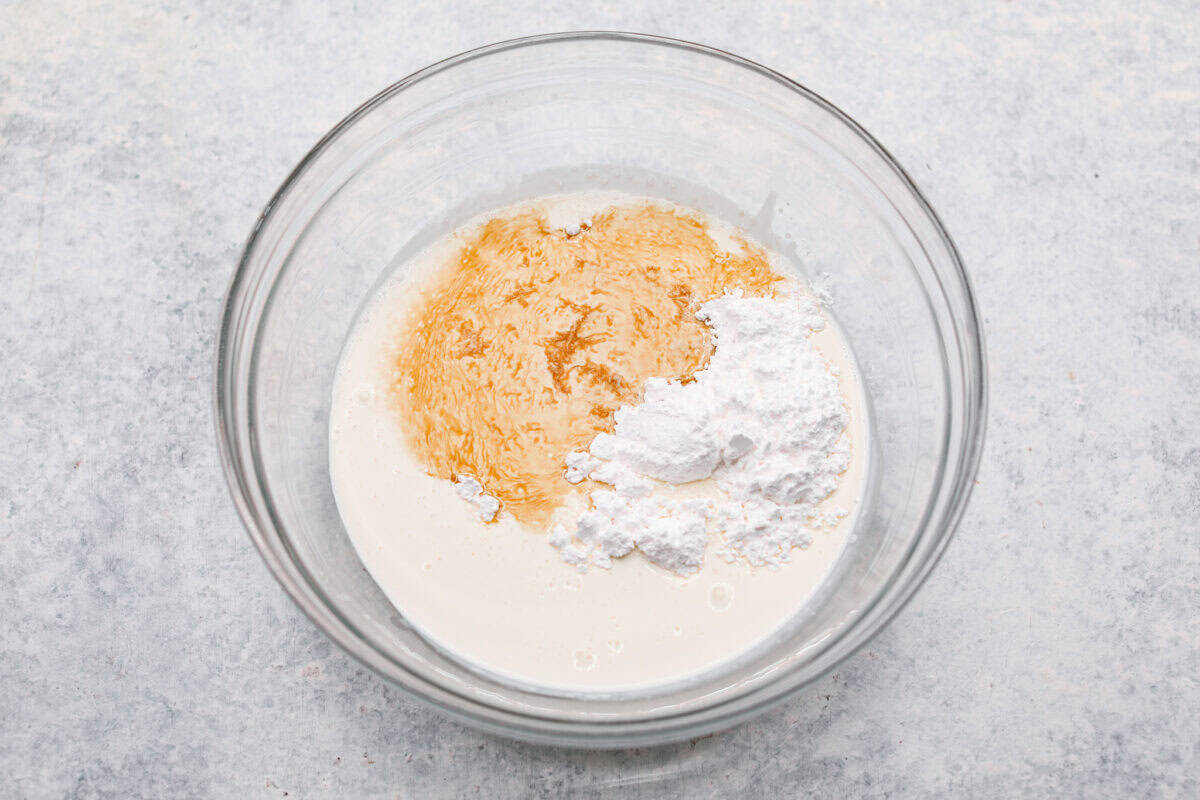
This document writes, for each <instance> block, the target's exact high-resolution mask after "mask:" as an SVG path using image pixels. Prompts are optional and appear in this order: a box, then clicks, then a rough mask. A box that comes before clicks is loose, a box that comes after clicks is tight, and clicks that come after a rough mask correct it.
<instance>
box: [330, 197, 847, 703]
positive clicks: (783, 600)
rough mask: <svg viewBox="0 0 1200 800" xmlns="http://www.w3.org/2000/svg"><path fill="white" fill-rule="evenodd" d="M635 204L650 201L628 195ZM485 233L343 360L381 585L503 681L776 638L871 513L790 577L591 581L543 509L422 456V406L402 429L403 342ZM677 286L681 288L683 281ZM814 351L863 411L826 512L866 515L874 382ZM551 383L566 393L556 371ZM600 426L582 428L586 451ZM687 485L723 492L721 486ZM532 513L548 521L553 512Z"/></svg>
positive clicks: (430, 267)
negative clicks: (488, 519) (495, 511)
mask: <svg viewBox="0 0 1200 800" xmlns="http://www.w3.org/2000/svg"><path fill="white" fill-rule="evenodd" d="M612 203H613V198H612V197H606V196H578V195H577V196H568V197H562V198H552V199H544V200H542V201H538V202H537V203H535V204H530V205H527V206H524V207H523V208H521V209H516V210H513V209H510V210H506V211H501V212H497V214H496V215H492V216H503V217H506V218H512V217H514V216H515V215H519V214H526V215H528V214H530V213H532V214H534V216H535V217H536V218H541V219H544V220H546V221H547V224H549V225H550V226H551V227H553V226H554V225H557V224H563V223H569V222H572V221H575V222H577V221H579V220H581V219H585V218H588V217H591V218H593V222H596V221H598V220H601V219H602V218H603V216H602V215H603V213H604V211H605V209H606V208H608V207H609V206H611V205H612ZM623 204H624V205H627V206H628V205H631V204H633V203H632V201H630V200H629V199H627V198H626V199H624V200H623ZM633 205H636V204H633ZM660 205H661V204H660ZM688 216H689V217H690V218H692V219H697V220H702V221H703V224H704V225H705V227H706V228H707V230H708V233H709V234H710V239H711V241H713V242H717V243H720V247H721V248H724V249H726V250H728V251H729V254H730V255H736V256H737V257H739V258H742V259H745V258H747V257H751V256H754V257H757V256H756V254H758V253H761V254H762V258H764V259H767V258H769V259H770V263H771V265H772V267H773V268H774V270H775V271H777V272H780V273H783V274H786V273H787V269H786V265H785V264H784V263H783V262H782V261H781V260H780V259H778V258H777V257H775V256H771V255H769V254H766V253H765V252H763V251H759V250H758V249H757V248H754V246H753V245H750V244H749V243H746V242H744V241H740V240H739V238H738V237H737V235H736V232H735V231H733V230H732V229H730V228H728V227H726V226H721V225H719V224H717V223H715V222H713V221H711V220H704V218H702V217H700V216H699V215H698V214H695V213H694V212H692V213H690V214H689V215H688ZM481 230H483V228H482V227H481V226H480V225H479V224H476V225H474V226H465V227H464V229H462V231H460V232H459V233H458V234H456V235H452V236H450V237H447V239H445V240H443V241H442V242H440V243H439V244H437V245H435V246H434V247H432V248H430V249H429V250H428V251H427V252H426V253H424V254H422V255H421V256H420V257H418V258H417V259H415V260H414V261H413V262H412V263H411V264H409V265H406V266H407V268H406V270H405V271H404V274H403V277H402V279H400V280H396V281H393V282H392V283H390V284H388V285H386V286H385V287H384V288H383V289H382V290H381V291H380V293H379V296H378V297H377V298H376V299H375V300H374V301H373V302H372V304H371V305H370V307H369V308H368V309H367V310H366V312H365V313H364V315H363V317H362V319H361V320H360V322H359V323H358V326H357V327H356V329H355V331H354V332H353V333H352V335H351V337H350V339H349V341H348V342H347V345H346V350H345V352H344V354H343V357H342V361H341V364H340V365H339V369H338V374H337V377H336V380H335V385H334V393H333V409H332V419H331V427H330V467H331V473H332V478H333V486H334V492H335V495H336V498H337V502H338V508H339V511H340V512H341V515H342V518H343V520H344V522H345V524H346V529H347V531H348V532H349V534H350V537H351V539H352V541H353V542H354V545H355V547H356V549H357V550H358V553H359V555H360V557H361V558H362V560H363V563H364V564H365V565H366V567H367V569H368V570H369V571H370V572H371V575H372V576H373V577H374V579H375V581H376V582H377V583H378V584H379V585H380V587H381V588H382V589H383V590H384V592H385V593H386V594H387V596H388V597H389V599H390V600H391V601H392V603H393V604H394V605H395V606H396V607H397V608H398V609H399V610H400V611H401V612H402V613H403V614H404V616H405V617H406V619H407V620H408V621H409V622H410V623H411V624H412V625H414V627H416V628H417V629H418V630H420V631H422V633H423V634H424V635H426V636H427V637H428V638H429V639H430V640H431V641H432V642H434V643H435V644H436V645H438V646H439V647H441V648H442V649H443V650H446V651H449V652H450V653H451V654H453V655H455V656H457V657H459V658H461V659H463V660H466V661H468V662H472V663H474V664H476V665H478V666H479V667H482V668H483V669H485V670H487V671H488V672H491V673H493V674H499V675H501V676H504V677H508V678H511V679H515V680H517V681H520V682H522V683H526V684H534V685H540V686H545V687H551V688H556V689H562V690H568V691H570V690H623V689H631V688H637V687H645V686H649V685H653V684H661V683H665V682H671V681H676V680H680V679H683V678H686V677H687V676H689V675H693V674H697V673H700V672H703V671H705V670H707V669H710V668H713V667H716V666H718V665H719V664H720V663H722V662H724V661H727V660H729V659H730V658H733V657H736V656H737V655H739V654H741V653H743V652H745V651H746V650H747V649H749V648H751V647H753V646H754V645H755V644H756V643H758V642H760V641H762V640H763V639H764V638H766V637H767V636H769V635H770V634H771V633H772V632H774V631H776V630H777V629H778V628H779V627H780V626H781V625H783V624H784V623H785V622H786V621H787V620H788V619H789V618H791V617H792V616H793V615H794V614H795V613H796V612H797V611H798V610H799V609H800V608H801V607H802V606H803V605H804V603H805V601H806V600H807V599H808V598H809V597H810V596H811V595H812V593H813V592H814V591H815V590H816V588H817V587H818V585H819V584H820V583H821V581H822V579H823V578H824V577H825V575H826V574H827V573H828V572H829V570H830V568H831V566H832V565H833V563H834V561H835V560H836V558H837V556H838V554H839V553H840V552H841V550H842V548H843V546H844V544H845V540H846V536H847V534H848V532H849V531H850V530H851V529H852V526H853V521H854V516H855V515H854V514H853V513H851V514H850V515H848V516H847V517H846V518H845V519H843V520H842V522H841V523H840V524H839V525H837V526H836V527H834V528H832V529H829V530H826V531H823V532H821V533H818V534H817V536H816V538H815V539H814V541H813V543H812V545H811V546H810V547H808V548H807V549H805V550H794V551H793V552H792V557H791V561H790V562H788V563H786V564H784V565H783V566H781V567H779V568H753V567H750V566H747V565H745V564H743V563H727V562H725V561H723V560H721V559H718V558H715V557H712V556H711V555H710V556H709V557H708V558H707V559H706V561H705V564H704V566H703V568H702V569H701V570H700V571H699V573H697V574H695V575H693V576H690V577H688V578H681V577H679V576H677V575H675V574H673V573H669V572H666V571H664V570H662V569H660V568H658V567H656V566H654V565H652V564H650V563H649V562H648V561H647V560H646V559H645V558H643V557H642V556H641V555H640V554H639V553H637V552H635V553H633V554H631V555H630V556H627V557H625V558H623V559H619V560H617V561H616V562H615V563H614V566H613V568H612V569H611V570H603V569H597V568H593V569H591V570H589V571H588V572H586V573H579V572H577V571H575V569H574V568H572V567H570V566H568V565H567V564H564V563H563V562H562V561H561V559H560V557H559V553H558V551H557V550H555V549H554V548H552V547H550V546H549V545H548V544H547V542H546V540H545V530H544V526H543V525H542V524H541V523H540V522H539V516H538V514H536V513H534V514H520V515H518V516H514V515H513V513H512V510H511V509H507V510H505V511H502V513H501V515H500V516H499V517H498V519H497V521H496V522H494V523H492V524H486V525H485V524H484V523H482V522H481V521H480V520H479V517H478V515H477V513H476V511H475V509H474V508H473V507H472V506H470V505H469V504H467V503H465V502H463V501H462V500H461V499H460V498H459V497H458V496H457V495H456V494H455V491H454V487H453V485H452V484H451V483H450V481H449V480H447V479H446V477H445V475H446V472H447V469H446V468H445V467H444V466H443V465H441V464H440V463H439V462H437V460H436V459H433V460H432V461H431V459H430V458H429V457H428V456H429V454H428V452H426V451H423V450H422V448H421V447H419V446H418V447H414V446H413V444H414V443H413V430H414V426H413V424H412V416H411V413H410V415H409V416H408V417H406V419H408V420H409V423H408V425H405V424H404V422H403V421H402V420H400V419H398V404H397V402H396V388H397V385H398V384H397V361H396V358H397V347H398V345H397V343H398V342H400V343H402V342H404V341H405V340H406V337H411V335H412V331H413V330H414V329H415V328H416V324H415V323H414V320H418V319H420V315H421V313H422V311H423V310H426V309H427V308H428V303H427V301H428V299H429V298H430V297H431V296H436V292H437V291H438V289H439V287H444V286H445V285H446V276H447V274H448V273H449V272H450V271H451V270H452V269H453V268H454V267H453V265H455V264H458V265H460V266H461V264H462V261H463V259H462V256H463V252H464V251H463V245H464V243H465V242H470V241H474V240H475V239H476V238H477V235H478V234H479V232H480V231H481ZM572 238H574V237H572ZM569 245H570V246H574V245H575V243H573V242H572V243H569ZM755 269H758V267H755ZM756 274H757V273H756ZM768 284H769V281H768ZM663 285H664V287H665V288H666V289H668V290H669V289H670V286H671V285H672V284H671V283H664V284H663ZM414 287H416V288H420V289H422V290H423V291H420V292H418V291H414ZM668 300H669V297H668ZM664 308H666V306H664ZM476 321H477V320H473V324H475V322H476ZM548 324H549V325H550V327H553V322H551V323H548ZM458 330H461V328H459V329H458ZM543 338H545V337H543ZM447 341H450V342H452V341H453V338H451V339H448V340H447ZM813 341H814V343H815V344H816V345H817V346H818V348H819V349H820V350H821V352H822V353H823V354H824V355H825V357H826V358H827V360H828V361H829V362H830V364H831V366H832V367H833V368H834V369H835V370H837V371H838V373H839V381H840V383H841V386H842V389H843V394H844V395H845V397H846V399H847V407H848V409H849V411H850V419H851V430H850V432H849V433H850V438H851V444H852V460H851V466H850V468H849V469H848V470H847V472H846V474H845V475H844V476H843V479H842V483H841V486H840V488H839V489H838V491H837V492H836V493H835V494H834V495H833V496H832V497H830V498H829V499H828V500H827V501H826V503H825V506H826V507H828V508H839V507H840V508H845V509H848V510H851V511H853V509H854V507H855V505H856V503H857V501H858V498H859V493H860V490H861V486H862V480H863V476H864V473H865V467H866V464H865V461H866V458H865V452H866V448H865V441H866V439H865V437H866V431H865V427H864V423H865V416H864V414H863V413H861V412H862V409H863V408H864V405H863V402H862V389H861V386H860V385H859V383H858V380H857V377H856V373H855V371H854V369H853V367H852V365H851V363H850V360H849V357H848V352H847V350H846V348H845V345H844V342H843V341H842V340H841V338H840V336H839V334H838V333H837V331H836V329H835V328H834V327H833V326H830V327H828V328H826V330H824V331H822V332H820V333H816V334H813ZM543 352H545V351H544V350H543ZM680 352H683V353H688V352H692V351H688V350H686V349H681V350H680ZM549 357H550V355H549V354H548V355H547V358H549ZM609 363H611V362H609ZM678 363H680V364H684V365H685V366H688V365H687V363H686V362H685V361H680V362H678ZM624 369H629V370H630V371H629V372H628V373H627V374H628V377H625V376H623V380H625V381H627V382H628V383H629V384H631V385H634V384H636V383H638V382H639V381H640V380H641V379H644V377H649V375H641V374H634V372H635V371H634V370H632V369H631V368H629V367H624ZM688 369H695V364H694V363H691V365H690V366H688ZM549 383H550V384H551V386H553V378H552V377H551V378H550V379H549ZM585 388H587V387H585ZM627 399H628V398H624V397H622V398H619V401H620V402H625V401H626V400H627ZM399 413H403V404H400V409H399ZM591 430H592V429H591V428H588V430H587V431H584V432H583V433H582V434H579V432H573V433H572V435H581V436H582V437H583V439H584V440H585V441H586V439H587V438H589V437H590V435H592V433H589V432H588V431H591ZM556 446H558V445H556ZM443 452H450V451H443ZM456 452H457V451H456ZM563 455H565V452H564V453H563ZM554 458H556V459H557V458H558V457H554ZM548 463H550V462H548ZM555 463H557V462H555ZM545 469H546V467H545V466H544V465H543V466H539V467H538V468H537V470H534V471H532V472H531V473H530V474H534V473H535V472H536V473H537V474H536V476H535V477H537V480H538V481H542V480H543V478H544V472H545ZM553 469H557V467H553ZM539 470H540V471H539ZM449 471H450V472H453V471H454V468H453V467H451V468H450V470H449ZM430 472H433V473H434V474H430ZM438 473H441V474H438ZM500 474H512V470H511V469H510V470H509V471H508V472H507V473H500ZM485 477H486V476H485ZM564 484H565V482H564ZM493 485H495V482H493ZM546 485H547V486H550V487H552V492H555V491H559V490H558V488H554V484H552V483H547V484H546ZM493 491H495V489H493ZM561 491H562V492H567V491H568V489H567V488H563V489H562V490H561ZM677 491H680V492H684V493H692V492H696V493H705V492H711V491H714V488H713V487H712V485H711V482H707V481H705V482H700V483H699V484H696V485H689V486H685V487H679V489H678V490H677ZM541 496H542V497H549V499H550V500H553V501H556V502H557V501H561V499H562V497H561V496H560V495H555V496H553V497H550V496H548V495H546V494H545V493H543V495H541ZM512 498H513V496H512V495H510V496H509V497H507V498H502V499H505V500H506V506H515V507H516V508H518V509H520V508H522V504H521V503H514V502H512ZM525 507H526V508H532V509H533V510H534V511H536V510H537V509H538V508H539V507H540V506H525ZM519 518H520V519H522V520H524V522H522V521H518V519H519ZM526 523H528V524H526ZM711 549H712V548H711V546H710V552H711Z"/></svg>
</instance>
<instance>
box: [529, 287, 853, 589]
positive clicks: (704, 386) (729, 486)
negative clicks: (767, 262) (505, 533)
mask: <svg viewBox="0 0 1200 800" xmlns="http://www.w3.org/2000/svg"><path fill="white" fill-rule="evenodd" d="M697 317H698V318H699V319H700V320H702V321H704V322H705V323H706V324H708V325H709V326H710V327H711V328H712V332H713V336H714V338H715V343H716V349H715V352H714V353H713V356H712V358H711V360H710V362H709V365H708V367H707V368H706V369H704V370H702V371H700V372H699V373H697V374H696V375H695V376H694V377H695V379H694V380H693V381H691V382H689V383H679V382H672V381H667V380H664V379H661V378H659V379H652V380H650V381H648V382H647V384H646V387H645V393H644V397H643V399H642V402H641V403H640V404H638V405H635V406H623V407H621V408H620V409H618V410H617V412H616V415H615V423H616V425H615V429H614V431H613V433H612V434H600V435H598V436H596V437H595V439H594V440H593V441H592V442H591V445H590V446H589V448H588V450H587V452H577V453H571V454H569V455H568V456H567V457H566V470H565V472H564V478H565V479H566V480H568V481H570V482H571V483H581V482H582V481H584V480H585V479H587V478H590V479H591V480H592V481H593V482H595V483H597V484H602V486H601V487H598V488H596V489H593V490H592V491H591V493H590V506H591V508H590V509H588V510H587V511H585V512H583V513H582V514H581V515H579V517H578V519H577V520H576V521H575V524H574V530H573V531H570V530H568V528H567V527H566V526H561V525H560V526H557V527H556V528H555V530H554V531H553V532H552V534H551V537H550V543H551V544H552V545H554V546H555V547H558V548H560V550H561V552H562V555H563V558H564V560H566V561H567V562H568V563H572V564H576V565H578V566H579V567H580V568H585V567H586V566H587V565H589V564H591V565H595V566H599V567H608V566H611V563H612V559H613V558H618V557H621V556H624V555H627V554H628V553H630V552H631V551H632V550H633V549H634V548H637V549H639V550H641V551H642V552H643V553H644V554H645V556H646V557H647V558H649V559H650V560H651V561H653V562H654V563H656V564H659V565H660V566H662V567H665V568H666V569H669V570H672V571H674V572H678V573H681V574H688V573H692V572H695V571H696V570H697V569H699V567H700V566H701V564H702V563H703V559H704V553H705V550H706V549H707V544H708V540H709V538H710V537H711V536H713V535H714V534H716V535H718V536H719V542H720V544H719V545H718V548H717V554H718V555H720V556H722V557H724V558H727V559H730V560H733V559H738V558H743V559H746V560H747V561H749V562H750V563H752V564H778V563H780V562H782V561H786V560H787V559H788V557H789V554H790V551H791V550H792V548H794V547H802V548H803V547H806V546H807V545H808V544H809V542H811V538H812V534H813V532H814V531H815V530H816V529H819V528H821V527H823V526H825V525H827V524H830V523H831V522H834V521H836V517H837V516H838V513H837V512H834V513H833V516H832V517H831V516H830V512H823V513H818V509H817V504H818V503H820V502H821V501H822V500H824V499H825V498H826V497H828V496H829V495H830V494H831V493H832V492H833V491H834V490H835V489H836V488H837V486H838V482H839V478H840V476H841V474H842V473H843V472H844V471H845V470H846V468H847V466H848V464H849V460H850V448H849V442H848V440H847V437H846V433H845V432H846V427H847V424H848V418H847V415H846V410H845V405H844V400H843V397H842V395H841V391H840V389H839V386H838V382H837V379H836V378H835V377H834V375H833V374H832V373H831V371H830V368H829V366H828V364H827V363H826V362H825V360H824V359H823V358H822V357H821V355H820V353H819V352H818V351H817V350H816V348H815V347H814V346H813V345H812V343H811V342H810V341H809V334H810V333H811V332H813V331H818V330H821V329H822V328H824V326H825V321H824V318H823V316H822V315H821V312H820V308H819V307H818V305H817V303H816V301H815V300H813V299H812V298H810V297H807V296H801V295H796V294H791V295H786V296H783V297H780V298H778V299H769V298H758V297H744V296H742V295H741V294H737V293H735V294H727V295H725V296H723V297H720V298H717V299H715V300H711V301H709V302H708V303H705V304H704V305H703V306H701V308H700V310H699V311H698V312H697ZM709 478H711V479H712V481H713V482H714V483H715V485H716V487H718V488H719V490H720V491H719V492H715V493H713V497H711V498H694V497H693V498H683V499H679V498H677V497H673V496H672V494H673V493H672V491H670V488H669V487H670V486H672V485H680V484H692V483H694V482H696V481H703V480H706V479H709ZM843 513H844V512H843Z"/></svg>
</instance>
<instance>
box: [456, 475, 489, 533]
mask: <svg viewBox="0 0 1200 800" xmlns="http://www.w3.org/2000/svg"><path fill="white" fill-rule="evenodd" d="M454 491H455V492H457V493H458V496H459V497H461V498H462V499H463V500H466V501H467V502H468V503H470V504H471V505H473V506H475V508H476V509H478V510H479V518H480V519H481V520H483V521H484V522H491V521H492V520H493V519H495V518H496V512H497V511H499V510H500V501H499V500H497V499H496V498H495V497H492V496H491V495H490V494H484V491H483V484H481V483H480V482H479V481H477V480H476V479H475V478H470V477H465V476H460V477H459V478H458V479H457V480H455V481H454Z"/></svg>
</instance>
